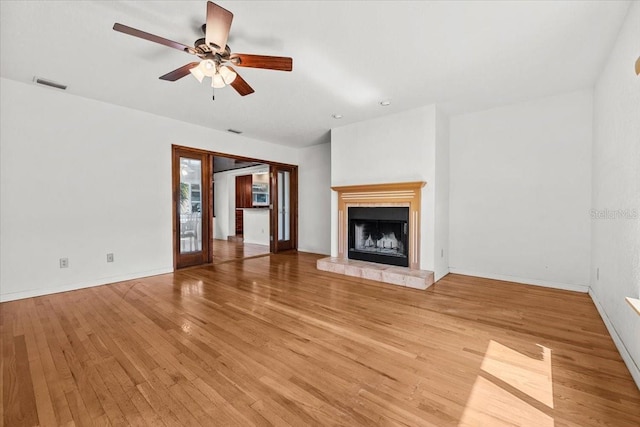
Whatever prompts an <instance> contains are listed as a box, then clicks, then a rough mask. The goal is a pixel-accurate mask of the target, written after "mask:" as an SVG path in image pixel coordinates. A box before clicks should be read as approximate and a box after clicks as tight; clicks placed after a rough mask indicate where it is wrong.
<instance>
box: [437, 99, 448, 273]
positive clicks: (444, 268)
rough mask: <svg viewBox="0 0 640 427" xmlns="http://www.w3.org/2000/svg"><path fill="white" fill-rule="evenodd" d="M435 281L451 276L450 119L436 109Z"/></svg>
mask: <svg viewBox="0 0 640 427" xmlns="http://www.w3.org/2000/svg"><path fill="white" fill-rule="evenodd" d="M435 151H436V152H435V155H436V164H435V167H436V177H435V178H436V179H435V180H436V182H437V186H436V195H435V234H434V237H435V239H434V240H435V255H434V256H435V260H434V270H433V272H434V279H435V281H438V280H440V279H441V278H442V277H444V276H446V275H447V274H449V174H450V172H449V162H450V156H449V117H448V116H447V115H446V114H445V113H443V112H442V111H441V110H440V109H436V146H435Z"/></svg>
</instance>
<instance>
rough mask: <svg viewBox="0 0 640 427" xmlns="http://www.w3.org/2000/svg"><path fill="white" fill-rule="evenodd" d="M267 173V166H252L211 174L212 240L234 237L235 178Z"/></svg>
mask: <svg viewBox="0 0 640 427" xmlns="http://www.w3.org/2000/svg"><path fill="white" fill-rule="evenodd" d="M261 172H269V166H268V165H260V166H252V167H248V168H242V169H234V170H230V171H224V172H218V173H215V174H213V190H214V191H213V197H214V199H215V200H214V202H213V207H214V216H215V217H214V219H213V238H214V239H221V240H227V238H228V237H229V236H235V235H236V176H242V175H251V174H254V173H261Z"/></svg>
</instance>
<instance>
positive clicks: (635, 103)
mask: <svg viewBox="0 0 640 427" xmlns="http://www.w3.org/2000/svg"><path fill="white" fill-rule="evenodd" d="M639 54H640V3H638V2H635V3H633V4H632V5H631V7H630V9H629V14H628V16H627V19H626V21H625V23H624V25H623V27H622V29H621V31H620V33H619V35H618V39H617V41H616V44H615V46H614V48H613V51H612V52H611V56H610V57H609V59H608V61H607V63H606V67H605V68H604V70H603V72H602V74H601V75H600V77H599V79H598V81H597V84H596V87H595V94H594V144H593V181H592V187H593V193H592V205H593V209H594V210H595V211H596V212H595V215H594V216H595V217H594V219H592V221H591V233H592V234H591V241H592V257H591V290H592V292H591V296H592V298H593V299H594V301H595V302H596V306H597V307H598V309H599V310H600V314H601V315H602V317H603V319H604V320H605V323H606V324H607V327H608V328H609V332H610V333H611V336H612V337H613V339H614V341H615V342H616V344H617V346H618V349H619V350H620V353H621V354H622V357H623V359H624V360H625V362H626V364H627V366H628V367H629V370H630V371H631V374H632V375H633V376H634V379H635V381H636V384H638V386H639V387H640V370H639V369H638V366H639V365H640V316H638V315H637V314H636V313H635V312H634V311H633V310H632V309H631V307H629V306H628V305H627V304H626V303H625V301H624V298H625V297H633V298H638V297H639V296H640V216H639V215H640V77H638V76H636V75H635V73H634V72H633V64H634V62H635V60H636V59H637V58H638V55H639ZM605 210H609V211H611V212H617V211H619V210H620V213H621V214H622V215H620V216H617V217H613V218H612V217H609V218H598V216H599V215H602V213H603V212H604V211H605ZM625 214H626V215H628V216H625ZM597 269H599V277H598V274H597V273H596V272H597Z"/></svg>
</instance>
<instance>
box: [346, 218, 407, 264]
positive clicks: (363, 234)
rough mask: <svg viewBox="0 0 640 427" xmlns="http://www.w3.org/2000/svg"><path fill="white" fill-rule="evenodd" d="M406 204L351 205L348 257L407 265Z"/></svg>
mask: <svg viewBox="0 0 640 427" xmlns="http://www.w3.org/2000/svg"><path fill="white" fill-rule="evenodd" d="M408 234H409V208H408V207H407V208H405V207H350V208H349V253H348V257H349V258H350V259H359V260H362V261H371V262H377V263H381V264H390V265H398V266H404V267H408V266H409V257H408V249H409V247H408V242H407V236H408Z"/></svg>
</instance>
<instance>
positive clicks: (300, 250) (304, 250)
mask: <svg viewBox="0 0 640 427" xmlns="http://www.w3.org/2000/svg"><path fill="white" fill-rule="evenodd" d="M298 252H305V253H308V254H318V255H324V256H329V252H324V251H319V250H317V249H305V248H298Z"/></svg>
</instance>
